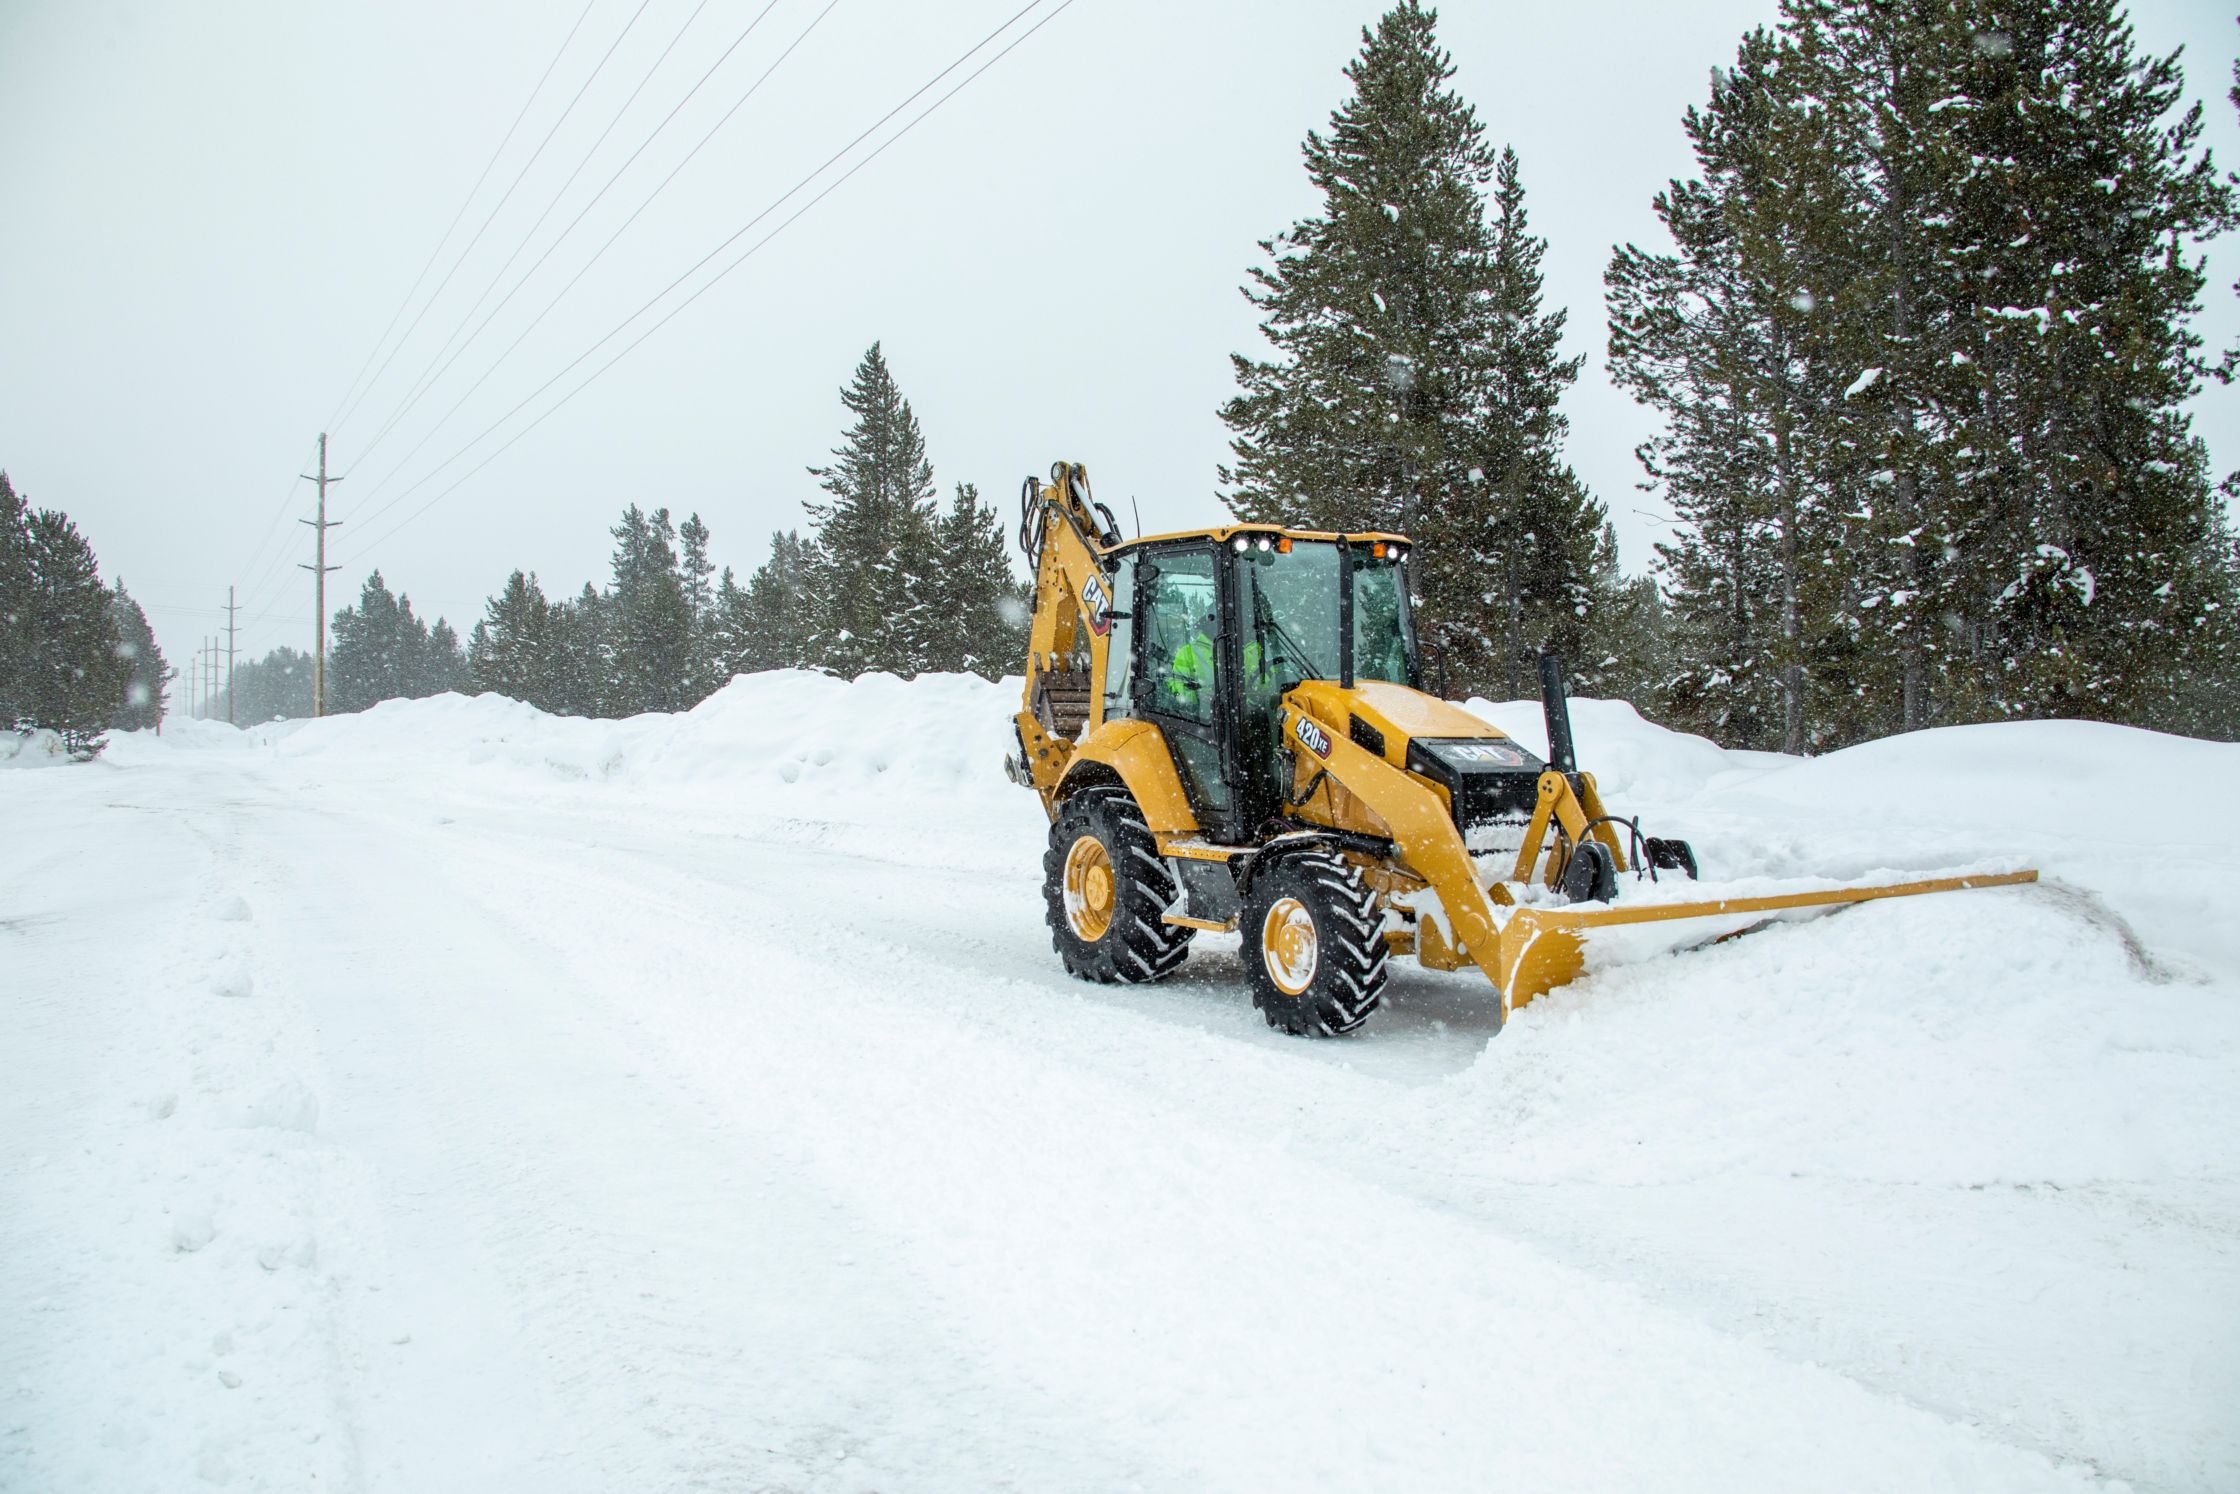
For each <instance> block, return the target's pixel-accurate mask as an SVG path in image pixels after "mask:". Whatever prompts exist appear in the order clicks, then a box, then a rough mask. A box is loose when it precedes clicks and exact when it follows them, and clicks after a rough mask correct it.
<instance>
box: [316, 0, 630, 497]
mask: <svg viewBox="0 0 2240 1494" xmlns="http://www.w3.org/2000/svg"><path fill="white" fill-rule="evenodd" d="M598 3H599V0H584V7H583V9H582V10H580V11H578V12H577V13H576V23H575V24H574V25H573V26H570V27H569V28H568V34H567V35H566V36H564V37H562V38H561V39H560V50H559V51H557V52H554V53H553V54H552V60H551V61H550V62H548V63H546V64H545V65H544V71H543V72H542V73H539V74H538V75H537V82H536V86H535V87H533V88H531V89H530V90H529V96H528V97H527V98H525V99H523V100H522V101H521V112H520V113H518V114H516V115H514V117H513V123H512V124H509V125H507V126H506V132H505V134H503V135H502V136H500V137H499V138H498V148H497V149H496V150H494V151H492V152H490V159H489V160H487V161H485V162H483V164H482V174H481V175H479V176H477V177H476V178H475V179H474V185H473V186H471V187H469V188H467V195H466V196H465V197H464V198H463V199H461V200H460V203H459V211H457V212H455V213H453V214H452V215H451V221H450V222H449V223H447V224H445V225H444V230H443V234H442V236H441V237H439V238H438V239H437V240H436V246H435V248H433V249H430V250H429V251H428V260H427V263H425V264H423V265H422V266H420V273H419V274H417V275H415V276H413V277H412V287H411V289H409V290H407V291H406V292H405V293H404V299H403V300H401V301H399V302H398V303H397V309H396V310H395V311H393V312H391V313H389V325H387V326H386V327H383V328H382V329H381V335H380V336H379V337H377V338H375V339H374V340H373V346H372V347H371V348H369V349H367V351H366V361H365V362H363V363H361V364H359V365H358V371H357V372H356V373H355V374H352V375H351V376H350V384H349V387H348V388H346V389H344V390H343V391H342V398H341V399H339V400H337V401H335V407H334V413H333V414H331V415H329V416H328V417H327V429H328V430H330V431H331V430H336V429H339V428H340V426H341V421H342V417H343V414H344V411H343V406H345V405H350V406H351V408H352V409H355V408H356V406H355V405H354V404H352V402H351V396H352V395H354V394H356V393H357V392H358V381H359V380H360V379H362V378H364V377H365V376H366V370H367V369H368V368H370V367H372V366H373V360H374V356H375V355H376V354H378V353H379V352H380V351H381V345H382V344H383V343H385V342H387V341H388V340H389V334H390V333H391V332H394V331H396V330H397V322H398V320H399V319H400V318H402V317H403V316H404V309H405V308H406V307H407V306H410V305H411V304H412V298H413V297H414V296H415V295H417V294H418V293H419V290H420V285H421V282H422V281H425V280H426V279H427V278H428V272H429V271H430V270H432V269H434V268H435V267H436V260H437V258H438V257H440V256H441V255H442V253H443V246H444V245H445V244H448V243H450V242H451V234H452V231H453V230H454V229H456V228H458V226H459V220H460V219H462V218H464V217H466V216H467V209H468V208H469V207H471V206H472V205H473V203H474V199H475V194H476V193H478V192H480V191H481V190H482V184H483V183H484V182H486V181H488V180H489V179H490V173H491V171H492V170H493V169H494V168H495V167H496V166H497V164H498V158H499V157H500V156H502V155H504V154H505V153H506V146H508V145H509V144H511V143H512V141H513V132H514V131H516V130H518V129H520V128H521V121H523V120H524V119H527V118H528V117H529V109H530V106H531V105H533V104H535V103H536V101H537V95H539V94H541V93H543V92H544V85H545V83H546V82H547V81H548V80H549V79H550V78H551V77H552V70H553V69H554V68H556V67H558V66H559V65H560V59H561V58H562V57H564V56H566V55H567V51H568V44H569V43H570V42H573V41H574V40H575V39H576V33H577V32H578V31H580V30H582V29H583V23H584V21H585V19H587V18H588V17H589V16H590V14H591V7H592V6H594V5H597V4H598ZM399 346H402V344H401V343H400V344H399ZM391 356H392V357H393V356H395V355H394V353H392V354H391ZM381 366H382V369H383V370H384V371H386V370H387V369H388V366H389V365H388V364H387V363H383V364H382V365H381ZM380 377H381V375H380V374H375V375H374V378H375V379H379V378H380ZM366 387H367V388H369V389H370V388H372V387H373V386H372V385H370V384H369V385H367V386H366ZM291 487H292V485H291Z"/></svg>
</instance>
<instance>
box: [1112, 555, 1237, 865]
mask: <svg viewBox="0 0 2240 1494" xmlns="http://www.w3.org/2000/svg"><path fill="white" fill-rule="evenodd" d="M1221 569H1222V567H1221V565H1220V557H1219V555H1218V554H1217V552H1216V551H1215V550H1214V548H1213V546H1211V545H1210V544H1194V545H1180V546H1175V547H1172V548H1161V549H1158V550H1154V551H1150V552H1147V553H1144V554H1143V556H1142V559H1141V560H1140V561H1139V563H1138V564H1137V567H1136V602H1135V608H1134V612H1135V642H1136V667H1135V708H1136V711H1137V713H1138V714H1139V715H1142V716H1144V717H1146V718H1148V719H1149V720H1150V721H1151V722H1152V723H1153V724H1154V725H1156V726H1157V727H1158V728H1159V731H1160V733H1161V735H1163V736H1164V737H1165V738H1166V741H1167V750H1168V751H1169V752H1171V753H1173V754H1174V765H1175V772H1176V773H1177V774H1178V775H1179V776H1180V777H1181V779H1182V789H1183V792H1184V793H1185V794H1186V795H1188V796H1189V799H1190V809H1191V812H1192V813H1193V814H1194V815H1196V816H1197V820H1198V824H1199V825H1200V826H1201V827H1202V828H1203V829H1204V831H1205V832H1206V834H1207V835H1208V836H1209V837H1211V838H1213V839H1215V840H1230V839H1233V838H1235V832H1236V821H1237V818H1238V812H1237V796H1236V793H1235V785H1234V783H1233V781H1232V778H1233V775H1232V774H1231V772H1230V771H1229V763H1228V758H1229V755H1230V754H1229V752H1228V750H1227V748H1228V744H1227V742H1226V740H1225V738H1226V735H1227V734H1226V733H1225V732H1224V731H1223V729H1222V728H1223V723H1224V722H1226V721H1227V720H1228V719H1229V718H1230V716H1231V715H1232V713H1233V712H1234V709H1235V707H1234V704H1233V702H1232V699H1231V697H1232V695H1233V693H1234V689H1235V682H1234V681H1233V680H1232V679H1231V678H1230V673H1231V671H1230V668H1229V666H1228V664H1227V661H1226V657H1225V656H1226V654H1227V653H1228V652H1229V651H1228V650H1226V649H1223V648H1222V647H1221V635H1222V629H1221V624H1220V619H1221V617H1222V616H1223V613H1224V606H1223V598H1222V595H1221V579H1222V578H1221Z"/></svg>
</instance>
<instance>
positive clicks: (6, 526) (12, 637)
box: [0, 472, 34, 731]
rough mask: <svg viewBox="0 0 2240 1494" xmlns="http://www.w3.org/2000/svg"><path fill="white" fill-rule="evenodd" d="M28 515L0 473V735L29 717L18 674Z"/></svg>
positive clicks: (24, 657) (25, 645)
mask: <svg viewBox="0 0 2240 1494" xmlns="http://www.w3.org/2000/svg"><path fill="white" fill-rule="evenodd" d="M33 575H34V573H33V571H32V568H31V511H30V508H29V506H28V505H27V504H26V503H25V502H24V500H23V497H22V495H21V494H19V493H17V492H16V490H15V486H14V484H12V483H10V482H9V481H8V474H7V473H5V472H0V731H7V730H10V729H11V728H13V727H14V726H15V724H16V722H17V721H19V720H21V719H23V718H24V717H26V716H27V715H28V714H29V710H30V708H29V706H28V704H27V702H26V699H25V694H24V692H25V689H26V680H25V674H24V671H25V670H27V669H28V668H29V667H30V662H31V640H32V627H31V619H32V595H31V592H32V581H33Z"/></svg>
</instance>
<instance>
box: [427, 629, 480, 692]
mask: <svg viewBox="0 0 2240 1494" xmlns="http://www.w3.org/2000/svg"><path fill="white" fill-rule="evenodd" d="M468 678H469V676H468V673H467V651H466V650H465V649H464V648H462V647H460V645H459V634H458V631H457V630H456V629H454V628H453V627H452V626H451V624H450V623H448V622H446V621H445V620H444V619H442V618H440V617H439V618H437V619H436V620H435V623H434V625H433V626H431V627H430V628H429V629H428V646H427V650H426V652H425V653H423V654H422V655H421V662H420V671H419V680H418V682H417V685H416V687H415V689H414V691H413V693H414V694H415V695H444V694H448V693H451V692H453V691H464V690H466V689H467V688H468Z"/></svg>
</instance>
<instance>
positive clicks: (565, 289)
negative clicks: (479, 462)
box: [365, 0, 840, 502]
mask: <svg viewBox="0 0 2240 1494" xmlns="http://www.w3.org/2000/svg"><path fill="white" fill-rule="evenodd" d="M776 3H777V0H771V3H770V4H769V5H766V6H764V7H763V9H762V14H761V15H758V16H756V17H755V19H754V22H753V23H750V24H749V26H748V28H747V30H748V31H752V30H753V29H754V27H755V26H756V25H759V24H760V23H761V21H762V16H765V15H768V14H769V13H770V11H771V9H772V8H773V7H774V6H775V5H776ZM839 3H840V0H827V3H826V5H825V7H824V9H822V10H820V11H818V12H817V14H816V15H815V16H814V17H812V18H811V19H810V21H809V24H808V25H806V26H804V27H802V28H801V33H800V35H798V36H796V37H795V38H794V39H793V41H792V42H791V43H789V44H788V45H787V47H786V49H785V50H784V51H783V52H780V53H779V54H778V56H777V59H776V60H775V61H773V62H772V63H771V64H770V65H769V66H768V67H766V68H764V69H763V70H762V76H760V77H758V78H756V79H755V80H754V82H753V83H752V84H751V85H749V86H748V88H747V91H746V92H745V93H743V94H741V95H740V96H739V97H738V98H737V99H736V100H735V101H733V103H732V105H731V107H730V108H728V109H726V110H724V112H723V117H722V118H720V119H718V120H717V121H716V122H715V123H714V124H713V125H711V126H710V127H709V128H708V131H707V133H705V134H703V135H702V136H701V137H700V138H699V140H698V141H696V142H695V143H694V144H693V147H692V149H690V150H688V151H686V152H685V153H684V156H683V158H682V159H680V160H679V161H678V162H677V164H676V165H674V166H672V167H670V168H669V174H668V175H667V176H664V177H663V178H661V180H660V182H659V183H657V184H656V185H655V186H654V189H653V190H652V191H651V192H648V193H647V194H646V196H645V200H644V201H642V202H640V203H639V204H638V205H637V207H635V208H633V209H632V210H631V212H630V216H629V217H627V218H625V219H623V220H622V222H621V223H620V224H619V225H617V226H616V228H615V231H614V232H613V233H611V234H609V235H607V239H606V242H605V243H603V244H601V245H600V246H599V247H598V248H597V249H594V250H593V251H592V252H591V257H590V258H589V259H587V260H585V261H584V262H583V263H582V264H581V265H580V266H578V267H577V269H576V272H575V274H573V275H571V276H569V277H568V283H567V284H565V285H563V286H561V287H560V289H559V290H558V291H557V292H556V293H554V295H553V297H552V299H551V300H550V301H547V302H546V303H545V305H544V309H543V310H541V311H539V312H538V313H537V314H536V315H535V316H533V317H531V318H530V319H529V324H528V325H527V326H525V327H523V328H522V329H521V330H520V332H518V333H516V334H515V336H514V339H513V341H512V342H510V343H507V344H506V346H505V349H504V351H502V352H500V353H499V354H498V356H497V357H496V358H494V359H492V360H491V362H490V366H489V367H488V368H485V369H484V370H483V371H482V373H481V375H480V376H479V377H477V378H476V379H475V381H474V382H473V383H472V384H469V385H468V386H467V388H466V390H465V392H464V393H462V394H461V395H460V396H459V397H458V398H457V399H455V400H453V401H452V402H451V407H450V408H449V409H447V410H445V411H444V412H443V414H442V415H440V416H438V417H437V418H436V422H435V424H434V425H431V426H429V427H428V429H427V430H426V431H425V432H423V433H422V435H421V437H420V439H419V440H418V441H415V442H414V443H413V444H412V449H411V450H410V451H407V452H406V453H405V454H404V455H403V456H401V457H399V458H398V459H397V461H396V463H395V464H394V465H393V466H391V467H390V468H389V470H388V471H386V472H384V473H382V474H381V476H380V477H379V478H378V479H377V480H376V481H375V482H374V484H373V486H372V487H371V488H369V489H367V490H366V495H365V496H366V500H367V501H369V502H370V501H371V500H372V499H373V498H374V497H375V496H376V495H378V494H379V493H380V492H381V490H382V489H383V488H385V487H387V486H388V485H389V482H390V480H391V479H392V478H394V477H395V476H396V475H397V474H398V473H399V472H401V471H403V470H404V468H405V467H406V465H408V464H409V463H410V462H411V461H412V459H413V458H414V457H415V456H417V455H419V454H420V450H421V448H422V447H424V446H426V445H427V444H428V443H429V442H430V441H432V440H433V439H435V435H436V433H437V432H438V431H440V430H442V429H443V428H444V426H445V425H447V424H449V423H450V420H451V417H452V416H454V415H456V414H458V413H459V409H460V407H461V406H462V405H464V404H466V402H467V401H468V400H470V399H472V398H473V397H474V395H475V392H476V391H477V390H479V389H481V388H482V386H483V385H484V384H485V383H487V382H489V379H490V376H491V375H492V374H494V373H496V372H497V371H498V369H499V368H500V367H501V366H502V365H503V364H504V363H505V361H506V359H508V358H510V357H511V356H513V351H514V349H516V348H518V347H520V346H521V344H522V343H523V342H524V341H526V340H527V339H528V336H529V334H530V333H532V332H534V331H536V330H537V328H538V327H539V326H540V325H541V324H542V323H543V322H544V319H545V318H546V317H547V316H549V315H551V314H552V311H553V308H555V307H557V306H558V305H559V304H560V303H561V302H562V301H564V300H566V299H567V297H568V293H569V292H570V291H572V290H574V289H575V288H576V285H577V283H578V282H579V281H581V280H582V279H583V277H584V276H585V275H587V274H589V273H590V272H591V268H592V266H594V265H596V264H597V263H598V262H599V261H600V259H601V258H602V257H604V256H605V254H606V252H607V251H608V250H609V249H612V248H613V247H614V245H615V241H616V240H617V239H619V238H621V237H622V236H623V234H625V233H627V232H628V231H629V229H630V225H631V224H633V223H635V222H637V221H638V218H639V216H640V215H641V214H643V213H644V212H645V210H646V209H647V208H649V207H651V206H653V201H654V199H655V198H657V197H659V196H660V195H661V194H662V192H664V191H665V190H667V188H668V186H669V183H671V182H673V181H675V180H676V179H677V173H678V172H680V171H682V170H684V168H685V167H687V166H689V165H691V164H692V159H693V157H695V156H697V155H699V154H700V151H701V149H702V148H703V147H704V146H706V145H707V143H708V142H709V141H711V140H713V139H715V137H716V136H717V135H718V134H719V133H721V131H722V130H723V127H724V126H725V125H727V124H729V123H730V122H731V118H732V116H733V115H735V114H737V113H738V112H739V111H740V110H741V109H742V108H744V107H745V106H746V103H747V101H748V100H749V99H751V98H753V97H754V96H755V95H756V94H757V93H758V92H760V91H761V89H762V85H763V84H765V83H767V82H769V81H770V76H771V74H773V73H775V72H777V70H778V69H779V68H780V67H782V66H784V64H785V61H786V59H787V58H789V57H791V56H792V55H793V54H794V51H795V50H796V49H797V48H799V47H800V45H801V44H802V43H803V42H805V41H807V40H808V39H809V33H811V32H812V31H815V30H816V29H817V27H818V26H819V25H821V24H822V23H823V21H824V18H825V17H826V16H828V15H830V14H832V11H833V7H835V6H837V5H838V4H839ZM746 39H747V33H746V32H741V33H740V34H739V37H738V40H737V41H734V42H733V43H732V44H731V46H730V47H729V48H726V49H725V51H724V54H723V57H719V58H717V59H716V62H715V66H714V67H710V68H709V69H708V72H707V73H704V74H702V75H701V78H700V82H699V83H695V84H693V85H692V90H691V92H688V93H687V94H686V95H685V96H684V98H683V99H681V100H679V101H678V103H677V109H682V108H683V107H684V106H685V104H686V103H688V102H690V101H691V98H692V94H693V93H697V92H698V91H699V89H700V84H701V83H705V82H707V81H708V78H709V77H710V76H712V75H713V74H714V72H715V69H716V67H721V66H722V65H723V62H724V58H727V57H729V56H730V55H731V53H732V51H734V50H736V49H737V48H738V45H739V43H740V42H743V41H745V40H746ZM677 109H672V110H670V111H669V119H673V118H675V117H676V113H677ZM669 119H664V120H662V121H661V123H660V124H659V125H656V126H655V127H654V132H653V135H649V136H648V137H646V142H645V145H641V146H639V147H638V151H636V152H632V154H631V157H630V160H629V161H625V162H623V163H622V167H621V169H619V170H617V171H616V172H615V174H614V176H613V177H610V178H608V180H607V184H606V186H604V187H601V188H600V189H599V195H598V196H596V197H593V198H592V200H591V201H590V202H588V203H585V204H584V207H583V212H582V213H578V214H577V215H576V219H575V222H574V223H570V224H569V225H568V229H564V230H562V232H561V238H563V239H564V238H566V237H567V233H568V231H569V230H572V229H573V228H574V227H575V225H576V223H580V222H582V221H583V215H584V213H588V212H590V211H591V209H592V207H593V206H595V205H596V204H597V202H598V201H599V197H603V196H605V195H606V192H607V188H608V187H612V186H613V185H614V184H615V182H616V181H617V180H618V179H620V177H621V175H622V172H623V171H626V170H628V169H629V167H630V163H631V161H635V160H636V159H637V158H638V153H639V152H642V151H644V150H645V148H646V146H648V145H651V144H653V139H654V136H657V135H659V134H660V133H661V131H662V129H663V128H665V127H666V126H667V125H668V123H669ZM559 247H560V239H555V240H553V242H552V244H551V245H550V246H548V247H547V248H546V250H545V252H544V254H543V255H542V256H541V257H539V259H538V260H537V262H536V264H533V265H531V266H530V267H529V269H528V271H527V273H526V274H524V275H523V276H522V277H521V279H520V280H519V281H517V282H516V283H515V284H514V287H513V289H512V290H509V291H507V292H506V294H505V300H502V301H500V302H499V303H498V304H497V305H496V306H494V307H492V308H491V311H490V315H489V316H487V317H484V318H483V320H482V326H478V327H476V328H475V329H474V333H473V335H471V336H469V337H468V339H467V342H469V343H471V342H473V341H474V338H475V337H477V336H480V335H481V333H482V328H483V327H486V326H488V325H489V324H490V322H491V320H492V318H495V317H496V316H497V314H498V313H499V312H500V311H502V310H504V309H505V305H506V302H507V301H511V300H512V299H513V297H514V295H515V294H516V293H517V292H519V291H520V289H521V288H522V286H524V285H526V284H528V283H529V278H530V276H533V275H535V274H536V272H537V271H538V270H539V269H540V268H542V267H543V265H544V262H545V260H546V259H549V258H550V257H551V255H552V251H553V250H554V249H557V248H559ZM465 351H466V347H465V345H464V344H462V345H461V347H460V350H459V353H464V352H465ZM459 353H455V354H453V355H452V361H453V362H456V361H457V360H458V357H459ZM450 366H451V365H450V364H449V363H446V364H445V365H444V367H443V368H442V369H439V370H437V377H439V378H440V377H442V375H443V374H444V373H445V372H448V371H449V369H450ZM408 491H409V490H408Z"/></svg>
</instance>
